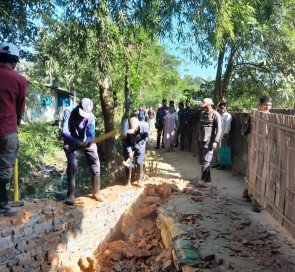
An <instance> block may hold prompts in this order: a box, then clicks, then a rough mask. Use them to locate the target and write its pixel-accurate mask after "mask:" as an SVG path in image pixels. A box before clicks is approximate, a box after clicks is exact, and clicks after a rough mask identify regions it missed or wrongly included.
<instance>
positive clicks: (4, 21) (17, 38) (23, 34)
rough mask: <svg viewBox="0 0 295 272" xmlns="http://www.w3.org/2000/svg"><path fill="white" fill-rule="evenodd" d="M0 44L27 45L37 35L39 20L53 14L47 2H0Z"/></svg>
mask: <svg viewBox="0 0 295 272" xmlns="http://www.w3.org/2000/svg"><path fill="white" fill-rule="evenodd" d="M0 10H1V12H0V22H1V24H0V42H2V41H9V42H14V43H16V44H22V45H29V44H30V43H31V42H33V41H34V40H35V37H36V35H37V33H38V28H39V24H40V21H39V20H40V18H41V17H42V16H49V15H50V14H51V13H52V12H53V4H51V1H49V0H22V1H7V0H0Z"/></svg>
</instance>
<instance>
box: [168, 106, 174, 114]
mask: <svg viewBox="0 0 295 272" xmlns="http://www.w3.org/2000/svg"><path fill="white" fill-rule="evenodd" d="M169 112H170V113H173V112H174V105H170V106H169Z"/></svg>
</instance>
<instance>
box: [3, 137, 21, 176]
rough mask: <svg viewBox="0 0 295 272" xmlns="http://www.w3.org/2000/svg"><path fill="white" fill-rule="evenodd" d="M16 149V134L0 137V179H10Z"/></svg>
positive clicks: (16, 152) (17, 145)
mask: <svg viewBox="0 0 295 272" xmlns="http://www.w3.org/2000/svg"><path fill="white" fill-rule="evenodd" d="M18 147H19V144H18V136H17V132H13V133H11V134H9V135H7V136H3V137H0V179H11V178H12V174H13V167H14V165H15V160H16V157H17V154H18Z"/></svg>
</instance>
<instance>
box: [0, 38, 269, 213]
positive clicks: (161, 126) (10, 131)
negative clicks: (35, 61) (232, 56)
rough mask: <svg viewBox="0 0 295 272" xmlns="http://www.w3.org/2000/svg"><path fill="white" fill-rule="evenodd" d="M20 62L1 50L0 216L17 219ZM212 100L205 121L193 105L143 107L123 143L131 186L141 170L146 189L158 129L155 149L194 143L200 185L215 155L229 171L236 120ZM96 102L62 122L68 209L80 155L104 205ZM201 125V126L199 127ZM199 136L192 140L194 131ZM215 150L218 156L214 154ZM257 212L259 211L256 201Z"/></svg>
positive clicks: (265, 103) (15, 52)
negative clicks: (225, 151) (12, 195)
mask: <svg viewBox="0 0 295 272" xmlns="http://www.w3.org/2000/svg"><path fill="white" fill-rule="evenodd" d="M18 62H19V49H18V48H17V46H15V45H14V44H12V43H2V44H0V215H1V214H3V215H15V214H17V212H18V211H17V210H15V209H11V207H10V205H9V201H8V190H9V185H10V181H11V178H12V174H13V167H14V165H15V161H16V157H17V153H18V147H19V145H18V136H17V126H18V125H19V124H20V122H21V118H22V114H23V112H24V108H25V95H26V89H27V81H26V79H25V78H24V77H23V76H21V75H19V74H18V73H16V72H15V71H14V69H15V67H16V65H17V63H18ZM11 98H12V99H11ZM213 106H214V104H213V101H212V99H211V98H205V99H204V100H203V102H202V104H201V108H202V112H201V115H200V118H196V116H199V115H197V112H196V111H195V110H194V109H193V108H192V107H191V103H190V101H189V100H187V101H186V103H185V107H184V103H183V102H182V101H180V102H179V103H178V111H177V110H176V109H175V103H174V101H173V100H171V101H169V107H168V106H167V100H166V99H163V100H162V104H158V109H157V112H156V113H155V112H154V110H153V107H152V106H150V107H149V108H148V109H146V110H145V109H144V108H143V105H139V108H138V109H137V110H136V111H134V112H133V113H132V115H131V119H130V120H129V122H128V124H127V123H126V125H127V126H128V131H127V129H126V131H127V133H126V135H125V137H124V138H122V141H123V156H124V158H125V160H126V161H125V162H126V164H127V166H126V180H127V185H131V182H132V170H133V168H134V169H137V184H138V186H140V187H143V168H144V158H145V153H146V146H147V142H148V140H149V137H150V133H152V132H153V131H154V129H155V128H156V129H157V145H156V148H157V149H159V148H160V147H162V148H164V149H165V151H173V150H174V147H178V146H180V150H185V149H186V150H188V151H190V150H191V149H192V144H193V143H194V141H193V140H195V146H196V150H197V156H198V161H199V164H200V166H201V177H200V179H199V180H198V184H199V185H200V186H203V185H204V184H205V183H207V182H211V173H210V167H211V163H212V158H213V154H214V153H216V164H215V165H214V166H213V168H214V167H216V168H217V169H218V170H224V169H225V168H226V166H225V164H222V163H221V164H219V163H218V157H219V153H218V151H219V149H220V148H221V147H223V146H227V145H228V143H229V141H228V138H229V132H230V130H231V122H232V116H231V115H230V114H229V113H228V105H227V103H224V102H222V103H220V104H219V105H218V111H216V110H214V109H213ZM271 106H272V98H271V97H269V96H263V97H261V99H260V101H259V110H260V111H262V112H264V113H268V112H269V110H270V108H271ZM92 110H93V102H92V101H91V100H90V99H89V98H83V99H82V100H81V101H80V102H79V103H78V104H77V106H76V107H75V108H73V109H72V110H69V109H67V110H65V112H64V119H63V139H64V151H65V153H66V157H67V170H66V172H67V185H68V190H67V196H66V200H65V203H66V204H68V205H74V204H75V184H76V182H75V175H76V173H77V170H78V167H77V163H76V151H77V150H78V151H82V152H83V154H84V156H85V157H86V160H87V163H88V165H89V168H90V174H91V184H92V196H93V198H94V199H95V200H96V201H101V202H102V201H104V199H103V197H102V196H101V194H100V160H99V155H98V151H97V145H96V144H95V143H94V142H93V140H94V139H95V118H94V115H93V113H92ZM196 120H197V123H196ZM250 129H251V119H250V117H249V119H248V121H247V122H246V124H245V125H244V126H243V128H242V131H241V132H242V135H244V136H246V135H248V134H249V133H250ZM194 130H196V131H197V135H196V136H195V138H194V139H193V131H194ZM214 150H215V152H214ZM243 196H244V197H245V198H246V199H249V198H250V197H249V194H248V187H247V185H246V186H245V190H244V192H243ZM254 209H256V210H257V211H259V210H260V208H259V207H258V203H257V201H255V199H254Z"/></svg>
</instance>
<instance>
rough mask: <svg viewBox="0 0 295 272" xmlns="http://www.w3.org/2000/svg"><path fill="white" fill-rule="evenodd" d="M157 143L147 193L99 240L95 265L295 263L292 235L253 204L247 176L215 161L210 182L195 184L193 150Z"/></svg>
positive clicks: (261, 266) (285, 266)
mask: <svg viewBox="0 0 295 272" xmlns="http://www.w3.org/2000/svg"><path fill="white" fill-rule="evenodd" d="M153 145H154V141H152V142H151V143H150V150H151V151H150V152H149V157H148V159H147V160H146V163H145V164H146V172H147V175H148V176H147V177H146V180H145V192H146V196H145V198H146V200H145V198H143V204H142V206H141V207H139V208H138V209H136V210H134V211H131V214H133V215H132V217H128V216H127V215H126V216H125V220H124V218H123V222H125V223H126V222H129V225H128V224H127V225H128V226H127V227H126V225H125V228H124V227H123V228H121V236H120V237H117V239H114V240H113V241H110V242H109V243H107V242H105V243H104V244H103V245H102V247H101V251H100V253H99V254H98V255H97V256H96V257H97V260H98V263H99V264H100V268H99V269H98V271H104V272H111V271H177V270H181V269H182V271H191V272H192V271H235V272H239V271H244V272H246V271H249V272H252V271H273V272H275V271H282V272H288V271H295V242H294V239H292V237H291V236H290V235H289V234H288V233H287V232H286V231H285V230H284V229H283V228H282V227H281V226H280V225H279V224H278V223H277V222H276V221H275V220H274V219H273V218H272V217H271V216H270V215H269V214H268V213H267V212H266V211H264V210H262V211H261V212H260V213H256V212H254V211H252V209H251V207H252V206H251V203H249V202H246V201H244V199H243V198H242V192H243V188H244V179H243V176H241V175H239V174H237V173H234V172H232V171H230V170H224V171H223V170H215V169H212V183H210V184H209V185H207V186H206V187H204V188H198V186H197V181H198V178H199V177H200V167H199V165H198V162H197V158H196V157H194V156H193V155H192V153H191V152H188V151H180V150H178V149H175V151H174V152H164V150H163V149H160V150H157V151H156V150H154V149H153ZM245 167H246V166H245ZM129 215H130V214H129ZM130 216H131V215H130ZM131 218H132V219H131ZM183 241H185V243H186V245H185V246H184V247H186V252H184V251H185V250H183V249H184V248H183V247H182V248H181V244H183ZM178 245H180V246H178ZM177 247H178V248H177ZM187 249H189V250H187ZM193 252H194V253H193ZM190 254H191V256H189V255H190ZM189 257H194V258H189Z"/></svg>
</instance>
